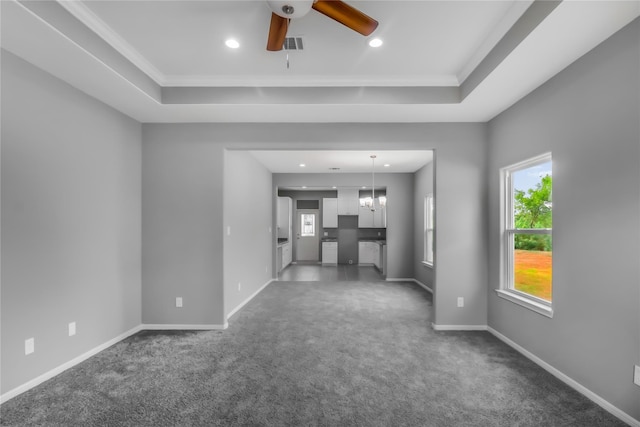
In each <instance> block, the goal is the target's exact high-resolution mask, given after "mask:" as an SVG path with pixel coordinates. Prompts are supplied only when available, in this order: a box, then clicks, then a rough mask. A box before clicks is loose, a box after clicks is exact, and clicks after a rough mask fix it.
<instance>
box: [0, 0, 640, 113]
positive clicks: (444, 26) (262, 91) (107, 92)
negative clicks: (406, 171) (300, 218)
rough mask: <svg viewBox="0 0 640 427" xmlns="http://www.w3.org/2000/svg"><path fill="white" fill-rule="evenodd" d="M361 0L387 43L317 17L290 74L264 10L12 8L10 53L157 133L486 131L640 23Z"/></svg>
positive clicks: (586, 5) (424, 1)
mask: <svg viewBox="0 0 640 427" xmlns="http://www.w3.org/2000/svg"><path fill="white" fill-rule="evenodd" d="M349 3H350V4H352V5H354V6H355V7H357V8H359V9H361V10H363V11H364V12H366V13H367V14H369V15H371V16H372V17H374V18H376V19H377V20H378V21H379V22H380V26H379V27H378V30H376V32H374V34H373V35H376V36H380V37H381V38H383V39H384V41H385V44H384V45H383V46H382V47H381V48H379V49H377V50H374V49H372V48H370V47H368V46H367V45H366V43H365V42H366V38H365V37H363V36H360V35H359V34H357V33H355V32H353V31H351V30H348V29H347V28H345V27H342V26H341V25H340V24H337V23H336V22H334V21H332V20H330V19H329V18H326V17H324V16H323V15H321V14H319V13H317V12H315V11H311V12H310V13H309V14H308V15H306V16H304V17H302V18H299V19H298V20H296V21H295V22H293V23H292V25H291V29H290V32H289V35H302V36H304V38H305V43H306V47H305V50H304V51H303V52H297V53H291V54H290V65H291V66H290V68H289V69H287V68H286V62H285V56H286V54H285V53H284V52H267V51H266V49H265V45H266V38H267V32H268V25H269V15H270V11H269V9H268V7H267V5H266V4H265V3H264V2H262V1H256V0H235V1H216V0H207V1H205V0H200V1H185V0H179V1H172V0H148V1H118V0H106V1H100V0H85V1H80V0H76V1H60V2H56V1H48V2H33V1H16V0H4V1H1V2H0V7H1V8H2V16H1V18H2V37H1V43H2V47H3V48H4V49H6V50H8V51H10V52H12V53H14V54H16V55H18V56H20V57H22V58H24V59H25V60H27V61H29V62H31V63H33V64H34V65H36V66H38V67H40V68H42V69H44V70H46V71H48V72H50V73H51V74H53V75H55V76H57V77H59V78H61V79H62V80H65V81H67V82H68V83H70V84H71V85H73V86H75V87H77V88H78V89H80V90H82V91H84V92H86V93H87V94H89V95H91V96H93V97H95V98H97V99H99V100H101V101H103V102H105V103H106V104H108V105H111V106H112V107H114V108H115V109H117V110H119V111H122V112H123V113H125V114H127V115H129V116H131V117H133V118H134V119H136V120H138V121H140V122H143V123H149V122H213V123H215V122H218V123H220V122H240V123H244V122H278V123H285V122H289V123H294V122H297V123H306V122H329V123H332V122H363V123H366V122H396V123H406V122H486V121H488V120H490V119H491V118H493V117H495V116H496V115H497V114H499V113H500V112H502V111H503V110H504V109H506V108H508V107H509V106H511V105H512V104H513V103H515V102H517V101H518V100H519V99H521V98H522V97H523V96H525V95H526V94H528V93H529V92H531V91H532V90H534V89H535V88H536V87H538V86H539V85H541V84H542V83H544V82H545V81H546V80H548V79H549V78H551V77H552V76H553V75H555V74H556V73H558V72H559V71H561V70H562V69H563V68H564V67H566V66H567V65H569V64H570V63H571V62H573V61H574V60H576V59H577V58H579V57H580V56H582V55H583V54H585V53H586V52H588V51H589V50H590V49H592V48H593V47H595V46H596V45H597V44H598V43H600V42H602V41H603V40H605V39H606V38H607V37H609V36H610V35H612V34H613V33H614V32H616V31H617V30H619V29H620V28H622V27H623V26H624V25H626V24H627V23H629V22H631V21H632V20H633V19H634V18H635V17H637V16H638V15H639V14H640V2H638V1H604V0H602V1H600V0H593V1H574V0H565V1H563V2H561V3H560V4H559V6H557V7H555V8H551V9H553V10H549V9H550V8H549V5H553V3H551V2H540V1H537V2H534V3H531V2H530V1H523V0H519V1H513V0H508V1H507V0H504V1H487V0H470V1H429V0H411V1H400V0H379V1H357V0H351V1H349ZM545 8H546V9H547V10H546V11H543V12H542V13H541V12H540V11H539V10H540V9H545ZM228 36H234V37H236V38H237V39H238V40H239V41H240V43H241V45H242V46H241V48H240V49H238V50H234V51H231V50H228V49H227V48H226V47H225V46H224V44H223V42H224V39H225V38H226V37H228ZM172 86H173V89H172V88H170V87H172Z"/></svg>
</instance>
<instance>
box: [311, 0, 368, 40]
mask: <svg viewBox="0 0 640 427" xmlns="http://www.w3.org/2000/svg"><path fill="white" fill-rule="evenodd" d="M312 7H313V8H314V9H315V10H317V11H318V12H320V13H322V14H323V15H326V16H328V17H329V18H331V19H334V20H336V21H338V22H339V23H341V24H342V25H345V26H347V27H349V28H351V29H352V30H354V31H357V32H359V33H360V34H362V35H363V36H368V35H369V34H371V33H373V31H374V30H375V29H376V28H377V27H378V21H376V20H375V19H373V18H371V17H369V16H367V15H365V14H364V13H362V12H360V11H359V10H358V9H356V8H354V7H351V6H349V5H348V4H346V3H344V2H342V1H340V0H317V1H316V2H315V3H313V6H312Z"/></svg>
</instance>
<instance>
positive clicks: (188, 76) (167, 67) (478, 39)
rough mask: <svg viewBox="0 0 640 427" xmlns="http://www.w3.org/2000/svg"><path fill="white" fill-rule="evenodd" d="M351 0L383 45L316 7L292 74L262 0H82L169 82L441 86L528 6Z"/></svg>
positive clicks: (293, 56) (297, 22)
mask: <svg viewBox="0 0 640 427" xmlns="http://www.w3.org/2000/svg"><path fill="white" fill-rule="evenodd" d="M292 3H294V4H295V1H292ZM351 3H352V4H353V5H354V6H355V7H357V8H358V9H360V10H362V11H363V12H366V13H367V14H368V15H370V16H372V17H375V18H377V20H378V21H379V22H380V25H379V27H378V28H377V30H376V31H375V36H377V37H380V38H382V39H383V40H384V45H383V46H382V47H380V48H378V49H373V48H370V47H369V46H367V44H366V41H367V40H368V38H366V37H363V36H362V35H360V34H358V33H356V32H354V31H352V30H350V29H348V28H347V27H345V26H343V25H341V24H339V23H337V22H335V21H333V20H331V19H329V18H327V17H325V16H324V15H321V14H320V13H318V12H315V11H313V10H312V11H310V12H309V13H308V14H307V15H305V16H303V17H301V18H298V19H294V20H292V22H291V25H290V27H289V31H288V35H289V36H302V37H303V38H304V50H303V51H300V52H291V53H290V68H289V69H287V67H286V52H285V51H281V52H267V51H266V49H265V47H266V40H267V34H268V30H269V22H270V16H271V9H269V6H268V5H267V3H266V2H265V1H248V0H240V1H237V0H236V1H191V2H189V1H181V2H174V1H133V2H131V1H130V2H122V1H88V2H85V3H82V4H84V5H86V7H87V8H88V9H89V12H90V13H92V14H93V15H94V17H95V18H99V19H100V21H101V22H102V23H103V24H104V25H105V26H106V27H109V28H110V29H111V30H112V31H114V32H115V33H116V34H118V35H119V36H120V37H121V38H122V39H124V40H125V41H126V43H127V44H128V45H129V46H130V47H131V48H132V49H133V50H135V51H136V52H137V53H138V54H139V55H140V56H142V57H143V58H145V59H146V60H147V62H148V63H149V66H150V67H153V68H151V69H150V72H151V73H153V74H154V75H155V76H156V78H157V80H159V83H162V84H164V85H167V86H184V85H193V84H197V85H208V84H215V85H223V86H227V85H237V84H240V85H243V86H244V85H247V84H249V85H252V86H253V85H260V86H273V85H283V84H284V85H309V84H312V85H318V84H320V85H327V84H332V85H343V84H355V85H362V84H363V83H369V84H376V85H381V84H385V85H406V84H408V83H413V84H425V85H432V84H435V85H438V86H440V85H450V84H455V85H457V84H459V82H460V79H459V77H458V76H459V75H462V74H463V72H464V70H466V69H468V68H469V66H468V65H469V64H470V62H472V60H473V59H474V53H475V52H476V51H477V50H478V49H479V48H481V46H482V45H483V43H484V42H485V40H487V38H488V37H489V35H490V34H491V33H492V31H494V30H495V29H497V31H498V36H499V37H501V36H502V35H504V33H505V32H506V30H507V29H508V28H509V27H510V26H511V25H513V23H514V22H515V20H516V19H517V18H519V16H520V15H521V14H522V13H523V12H524V10H525V9H526V7H527V5H528V3H530V1H520V2H518V1H515V0H508V1H507V0H504V1H491V2H486V1H483V2H480V1H447V2H440V1H352V2H351ZM74 7H76V8H78V7H79V5H78V4H75V5H74ZM503 21H504V22H503ZM417 29H419V31H416V30H417ZM229 37H233V38H235V39H237V40H238V41H239V42H240V44H241V47H240V48H239V49H238V50H233V49H229V48H227V47H226V46H225V44H224V41H225V40H226V39H227V38H229ZM495 41H497V40H495ZM490 47H492V46H490Z"/></svg>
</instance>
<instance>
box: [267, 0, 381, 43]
mask: <svg viewBox="0 0 640 427" xmlns="http://www.w3.org/2000/svg"><path fill="white" fill-rule="evenodd" d="M267 3H268V4H269V7H270V8H271V10H272V13H271V26H270V27H269V38H268V40H267V50H270V51H278V50H282V45H283V44H284V39H285V38H286V36H287V29H288V27H289V21H290V20H291V19H295V18H300V17H302V16H304V15H306V14H307V13H308V12H309V11H310V10H311V9H314V10H316V11H318V12H320V13H322V14H323V15H325V16H328V17H329V18H331V19H333V20H335V21H338V22H339V23H341V24H342V25H345V26H347V27H349V28H351V29H352V30H354V31H357V32H358V33H360V34H362V35H363V36H368V35H369V34H371V33H372V32H373V31H374V30H375V29H376V27H377V26H378V21H376V20H375V19H373V18H371V17H369V16H367V15H365V14H364V13H362V12H360V11H359V10H358V9H356V8H354V7H352V6H349V5H348V4H346V3H345V2H343V1H341V0H267Z"/></svg>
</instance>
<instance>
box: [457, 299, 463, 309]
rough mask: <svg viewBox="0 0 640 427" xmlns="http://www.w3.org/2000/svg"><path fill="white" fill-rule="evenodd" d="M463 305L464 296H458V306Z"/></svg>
mask: <svg viewBox="0 0 640 427" xmlns="http://www.w3.org/2000/svg"><path fill="white" fill-rule="evenodd" d="M460 307H464V298H463V297H458V308H460Z"/></svg>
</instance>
